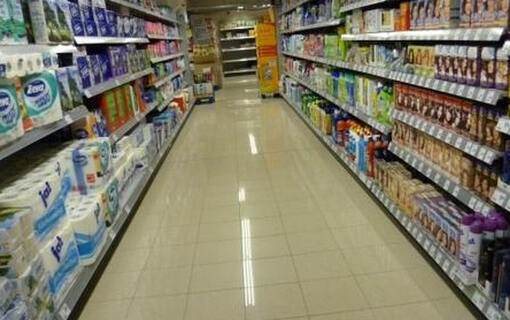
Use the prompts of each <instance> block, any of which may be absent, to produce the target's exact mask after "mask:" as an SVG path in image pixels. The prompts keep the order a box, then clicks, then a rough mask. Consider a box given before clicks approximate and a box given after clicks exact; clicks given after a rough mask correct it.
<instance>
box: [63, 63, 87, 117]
mask: <svg viewBox="0 0 510 320" xmlns="http://www.w3.org/2000/svg"><path fill="white" fill-rule="evenodd" d="M66 70H67V75H68V81H69V89H70V90H71V98H72V99H73V104H74V107H78V106H80V105H83V86H82V83H81V77H80V72H79V71H78V67H76V66H71V67H67V68H66Z"/></svg>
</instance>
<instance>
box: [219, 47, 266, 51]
mask: <svg viewBox="0 0 510 320" xmlns="http://www.w3.org/2000/svg"><path fill="white" fill-rule="evenodd" d="M252 50H257V47H245V48H228V49H222V50H221V52H237V51H252Z"/></svg>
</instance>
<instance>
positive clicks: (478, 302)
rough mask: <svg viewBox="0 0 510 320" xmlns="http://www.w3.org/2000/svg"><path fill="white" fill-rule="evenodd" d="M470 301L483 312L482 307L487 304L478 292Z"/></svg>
mask: <svg viewBox="0 0 510 320" xmlns="http://www.w3.org/2000/svg"><path fill="white" fill-rule="evenodd" d="M471 300H472V301H473V303H474V304H475V306H476V307H477V308H478V309H480V310H483V307H484V306H485V303H486V302H487V299H486V298H485V297H484V296H483V295H482V294H481V293H480V292H479V291H478V290H477V291H475V293H474V294H473V297H472V298H471Z"/></svg>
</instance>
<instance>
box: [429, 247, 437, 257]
mask: <svg viewBox="0 0 510 320" xmlns="http://www.w3.org/2000/svg"><path fill="white" fill-rule="evenodd" d="M436 249H437V247H436V246H435V245H431V246H430V247H429V250H428V252H429V254H430V256H431V257H435V256H436Z"/></svg>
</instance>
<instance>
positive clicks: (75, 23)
mask: <svg viewBox="0 0 510 320" xmlns="http://www.w3.org/2000/svg"><path fill="white" fill-rule="evenodd" d="M71 28H73V34H74V36H76V37H83V36H85V28H84V27H83V23H82V22H81V19H71Z"/></svg>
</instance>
